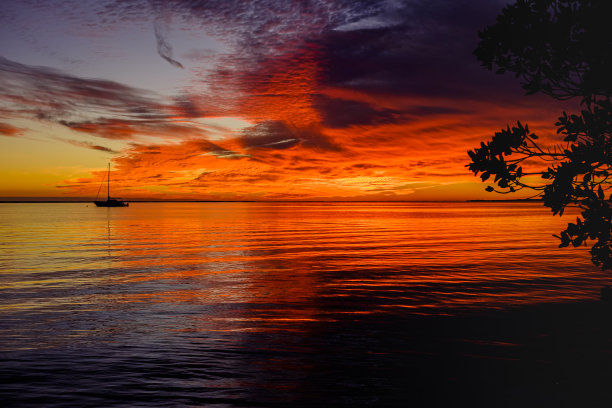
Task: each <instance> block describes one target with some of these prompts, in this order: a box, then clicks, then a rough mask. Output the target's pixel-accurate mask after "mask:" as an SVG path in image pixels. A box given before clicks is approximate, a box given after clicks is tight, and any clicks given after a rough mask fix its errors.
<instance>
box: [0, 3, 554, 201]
mask: <svg viewBox="0 0 612 408" xmlns="http://www.w3.org/2000/svg"><path fill="white" fill-rule="evenodd" d="M507 3H508V2H507V1H501V0H500V1H498V0H370V1H365V0H364V1H361V0H299V1H298V0H283V1H279V0H253V1H244V0H242V1H241V0H209V1H204V0H203V1H197V0H196V1H188V0H134V1H130V0H127V1H124V0H93V1H92V0H45V1H31V0H5V1H3V2H2V7H1V8H0V157H1V160H0V199H3V198H4V199H7V198H24V197H28V198H43V197H45V198H48V197H59V198H66V199H68V198H75V197H78V198H95V196H96V194H97V192H98V190H99V187H100V185H101V182H102V181H103V180H104V179H105V177H106V171H107V165H108V163H110V165H111V168H112V171H111V195H113V196H116V197H122V198H124V199H127V200H143V199H156V200H158V199H162V200H163V199H184V200H385V201H386V200H466V199H497V198H509V197H507V196H499V195H497V196H496V195H494V194H491V193H486V192H485V191H484V189H485V187H486V185H485V184H483V183H481V182H480V179H479V178H477V177H475V176H473V174H472V173H471V172H469V171H468V170H467V168H466V167H465V165H466V164H467V163H468V162H469V157H468V156H467V153H466V152H467V150H469V149H473V148H475V147H477V146H478V145H479V144H480V141H481V140H487V139H489V138H490V137H491V136H492V135H493V133H494V132H495V131H498V130H499V129H500V128H505V127H506V125H513V124H514V123H516V121H517V120H521V122H522V123H528V124H529V127H530V129H531V130H532V131H535V132H536V133H537V134H538V135H539V136H540V137H543V140H545V141H548V142H550V143H553V142H554V141H555V140H558V138H557V136H555V129H554V122H555V121H556V119H557V117H558V116H559V115H560V113H561V111H562V108H561V107H560V106H559V104H558V103H555V102H553V101H552V100H550V99H547V98H546V97H543V96H538V95H535V96H529V97H527V96H525V95H524V91H523V90H522V89H521V87H520V84H519V82H518V81H517V80H515V79H514V78H513V77H511V76H507V75H506V76H502V75H495V73H493V72H490V71H488V70H486V69H485V68H484V67H482V66H480V63H479V62H478V61H477V60H476V57H474V55H473V54H472V52H473V50H474V49H475V47H476V45H477V44H478V35H477V33H478V31H479V30H482V29H483V28H484V27H485V26H487V25H491V24H493V23H494V22H495V17H496V15H497V14H499V12H500V11H501V9H502V8H503V6H504V5H506V4H507Z"/></svg>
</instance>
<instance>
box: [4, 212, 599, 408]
mask: <svg viewBox="0 0 612 408" xmlns="http://www.w3.org/2000/svg"><path fill="white" fill-rule="evenodd" d="M0 213H1V214H0V233H1V234H2V236H3V237H4V240H3V241H2V242H1V243H0V248H1V251H0V266H1V268H2V274H1V275H0V291H1V293H2V297H0V316H1V317H2V319H1V320H0V322H1V323H0V335H1V337H2V342H1V343H0V357H1V358H0V360H1V361H2V366H3V370H2V373H1V374H0V380H2V381H3V382H4V383H8V384H9V385H8V386H5V387H4V389H0V396H3V397H6V398H5V400H7V401H13V402H15V404H16V405H18V406H40V402H41V401H44V406H58V407H61V406H74V404H75V401H76V402H77V403H78V405H79V406H110V405H121V406H168V405H169V404H172V405H173V406H174V404H176V406H202V405H205V406H209V405H215V404H217V405H222V406H241V407H244V406H304V407H306V406H322V405H321V404H322V403H323V402H325V404H329V405H333V406H347V407H355V406H368V407H376V406H405V405H406V401H411V400H412V399H413V398H414V395H415V392H416V393H418V392H421V391H419V390H425V391H423V392H425V394H427V400H428V401H429V398H430V395H431V394H430V391H431V390H432V389H437V387H438V384H447V385H448V387H450V388H449V389H451V390H454V391H453V392H456V391H457V390H460V389H462V387H463V386H459V385H457V386H456V388H453V387H455V385H453V384H456V383H454V382H453V381H455V380H454V379H455V378H457V375H458V374H457V373H456V372H455V371H453V370H455V368H454V367H463V366H465V365H466V364H468V365H470V366H474V367H476V368H474V370H476V371H478V367H479V366H478V365H477V364H476V363H477V361H475V360H473V358H472V357H470V356H472V354H473V353H474V351H469V352H468V354H464V353H463V352H462V350H463V349H464V348H466V347H467V348H474V347H475V348H477V350H475V352H476V354H478V353H483V352H485V353H487V352H491V353H493V354H492V355H493V358H506V356H509V358H510V360H508V361H518V360H517V358H520V356H521V355H524V353H525V352H528V351H529V350H530V349H529V348H525V346H524V345H521V344H522V343H521V342H522V339H524V338H525V333H523V334H520V332H518V334H516V335H515V334H514V333H516V331H515V328H516V325H515V324H514V323H512V320H504V319H507V318H498V317H491V318H484V320H479V319H480V318H478V319H476V320H473V321H472V320H470V319H471V317H470V316H472V313H473V312H475V311H476V312H478V313H480V312H482V311H487V310H488V311H493V310H497V311H500V313H501V312H504V311H505V310H510V309H513V308H517V307H522V306H525V305H534V304H547V303H554V302H567V301H570V300H580V299H595V298H597V296H598V293H599V289H600V287H601V286H602V285H604V284H606V283H608V282H609V279H607V278H605V276H604V275H603V274H602V273H601V272H600V271H598V270H597V269H596V268H595V267H594V266H593V265H591V263H590V259H589V256H588V253H587V250H586V248H578V249H573V248H571V249H569V248H565V249H558V248H557V247H556V246H557V243H556V242H555V239H554V238H552V236H551V235H552V234H553V233H555V232H558V231H559V230H560V229H562V227H563V225H564V223H565V222H567V220H568V219H569V217H568V218H564V219H559V218H558V217H557V218H553V217H552V216H551V215H550V214H549V212H548V211H547V210H546V209H544V208H541V207H540V206H539V205H538V204H536V203H523V204H520V203H132V205H130V207H128V208H104V209H102V208H96V207H93V206H91V205H90V206H87V205H85V204H22V205H17V204H2V205H0ZM538 307H540V306H538ZM500 309H501V310H500ZM517 310H518V309H517ZM513 313H514V312H513ZM528 316H530V315H528ZM540 316H541V315H540ZM585 316H588V315H585ZM553 317H554V316H553ZM557 317H558V318H560V319H564V318H565V316H564V315H561V316H557ZM582 318H583V316H580V317H579V319H580V321H581V319H582ZM440 319H451V320H444V321H443V320H440ZM452 319H466V320H457V321H456V322H455V320H452ZM594 319H595V320H596V321H597V322H599V320H597V319H598V318H597V317H594ZM541 321H544V322H547V321H548V318H546V317H543V318H542V320H541ZM462 322H467V324H463V323H462ZM470 322H471V323H470ZM487 322H488V323H489V324H494V325H495V327H497V329H495V330H493V332H491V333H489V332H488V331H487V330H485V331H482V330H483V329H486V327H487ZM521 324H527V329H526V330H528V328H529V327H532V326H529V325H530V323H529V320H526V321H523V322H522V323H521ZM597 324H599V323H597ZM533 327H534V330H535V332H534V333H535V334H534V335H535V336H536V337H534V339H536V340H534V341H536V343H537V344H540V342H541V339H546V338H548V337H546V336H545V337H541V335H542V330H543V328H542V324H541V323H538V324H536V325H535V326H533ZM563 327H564V326H563ZM527 332H529V331H527ZM544 335H547V334H546V333H544ZM491 336H494V337H491ZM521 336H522V337H521ZM555 341H556V340H555ZM508 344H511V345H513V346H512V347H511V349H512V350H508V346H507V345H508ZM514 344H516V346H514ZM530 347H531V346H530ZM543 349H545V350H549V349H551V348H550V346H548V345H545V346H543ZM453 350H455V351H453ZM470 350H471V349H470ZM450 351H452V353H451V354H450V355H448V354H447V353H449V352H450ZM521 353H523V354H521ZM539 358H540V357H539V356H537V357H536V359H535V360H534V361H537V362H539V361H540V360H539ZM563 358H565V354H564V355H563ZM466 359H467V360H466ZM457 361H458V363H457V364H455V362H457ZM496 361H497V360H496ZM500 361H501V360H500ZM503 361H506V360H503ZM564 361H565V360H564ZM474 364H476V365H474ZM538 364H539V363H538ZM415 367H416V368H415ZM436 367H437V368H436ZM496 367H497V369H499V370H503V369H504V367H501V366H496ZM521 367H522V366H520V365H519V366H516V367H515V368H513V370H515V372H520V370H521ZM516 370H518V371H516ZM476 371H472V372H471V373H472V375H473V374H474V372H476ZM478 372H480V371H478ZM501 372H504V371H501ZM554 372H556V371H554ZM538 375H539V374H538ZM547 375H548V374H547ZM466 378H467V379H466V384H470V383H471V382H470V381H468V379H469V378H470V377H466ZM478 378H480V377H478ZM517 378H523V376H522V374H521V375H520V376H518V377H517ZM481 380H482V379H481ZM479 381H480V380H479ZM24 390H27V392H24ZM427 390H429V391H427ZM425 394H424V395H425ZM440 395H441V396H443V395H445V394H440ZM449 395H450V394H449ZM381 399H382V400H384V401H386V402H388V403H389V404H391V405H385V404H382V405H381V402H380V401H381ZM296 404H297V405H296ZM300 404H302V405H300ZM394 404H395V405H394ZM445 406H446V405H445Z"/></svg>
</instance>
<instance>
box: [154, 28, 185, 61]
mask: <svg viewBox="0 0 612 408" xmlns="http://www.w3.org/2000/svg"><path fill="white" fill-rule="evenodd" d="M168 24H169V22H168V21H167V17H160V18H158V19H156V20H155V21H154V22H153V31H154V32H155V39H156V40H157V53H158V54H159V56H160V57H162V58H163V59H165V60H166V61H168V62H169V63H170V64H171V65H174V66H175V67H177V68H184V67H183V64H181V63H180V62H178V61H177V60H175V59H174V58H172V46H171V45H170V43H169V42H168V41H167V39H166V36H167V26H168Z"/></svg>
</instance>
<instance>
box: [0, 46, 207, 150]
mask: <svg viewBox="0 0 612 408" xmlns="http://www.w3.org/2000/svg"><path fill="white" fill-rule="evenodd" d="M0 102H2V103H3V104H4V105H5V106H7V108H6V109H5V112H6V113H5V114H4V116H7V117H13V118H33V119H37V120H42V121H49V122H55V123H58V124H61V125H64V126H66V127H69V128H71V129H73V130H76V131H80V132H86V133H89V134H92V135H95V136H100V137H104V138H109V139H130V138H133V137H135V136H136V135H139V134H144V135H158V136H170V137H172V136H174V137H179V138H180V137H202V136H203V135H204V131H203V130H202V129H201V128H200V127H199V126H195V125H192V124H190V123H186V122H185V121H184V120H183V119H192V118H198V117H202V116H203V115H204V114H203V112H202V110H201V109H200V108H199V107H198V106H197V104H196V102H195V101H194V98H193V97H192V96H189V95H181V96H179V97H176V98H174V99H173V100H170V101H169V102H168V103H163V102H160V98H159V97H156V96H155V95H154V94H151V93H148V92H146V91H143V90H140V89H137V88H132V87H129V86H126V85H122V84H119V83H117V82H113V81H107V80H100V79H89V78H79V77H75V76H71V75H68V74H65V73H63V72H60V71H58V70H54V69H51V68H47V67H33V66H29V65H24V64H20V63H17V62H14V61H10V60H8V59H6V58H2V57H0Z"/></svg>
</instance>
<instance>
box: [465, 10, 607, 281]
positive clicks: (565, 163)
mask: <svg viewBox="0 0 612 408" xmlns="http://www.w3.org/2000/svg"><path fill="white" fill-rule="evenodd" d="M611 20H612V1H607V0H591V1H589V0H583V1H580V0H519V1H517V2H516V3H515V4H513V5H511V6H508V7H506V8H504V9H503V11H502V13H501V15H499V16H498V18H497V22H496V24H495V25H493V26H490V27H487V28H486V29H485V30H483V31H482V32H480V33H479V36H480V38H481V41H480V43H479V45H478V48H477V49H476V50H475V52H474V53H475V55H476V56H477V57H478V59H479V60H480V61H481V62H482V64H483V65H484V66H486V67H487V68H488V69H496V71H497V73H504V72H506V71H509V72H512V73H514V74H515V75H516V76H517V77H519V78H520V79H521V81H522V84H523V87H524V89H525V90H526V91H527V94H533V93H536V92H542V93H544V94H547V95H549V96H551V97H553V98H555V99H560V100H566V99H571V98H580V105H581V112H580V113H579V114H567V113H566V112H563V115H562V116H561V117H560V118H559V120H558V122H557V123H556V124H555V125H556V126H557V133H558V134H560V135H562V136H563V143H561V144H560V145H558V146H553V147H548V148H547V147H545V146H542V145H540V144H538V137H537V136H536V135H535V134H534V133H532V132H531V131H530V130H529V127H528V126H527V125H523V124H521V123H520V122H517V125H516V126H515V127H512V128H510V127H507V128H506V129H502V130H501V131H500V132H497V133H495V135H494V136H493V138H492V139H491V140H490V141H489V142H487V143H484V142H481V144H480V147H479V148H476V149H474V150H473V151H469V152H468V154H469V156H470V159H471V163H470V164H469V165H468V166H467V167H469V169H470V170H471V171H472V172H474V174H475V175H478V174H479V173H480V178H481V179H482V181H487V180H489V179H490V178H491V177H492V178H493V184H494V185H495V187H493V186H488V187H487V188H486V190H487V191H496V192H500V193H512V192H515V191H518V190H521V189H531V190H534V191H536V195H535V196H539V197H541V198H542V199H543V201H544V205H545V206H547V207H550V208H551V209H552V211H553V214H559V215H562V214H563V210H564V209H565V207H566V206H567V205H570V204H575V205H577V206H578V207H579V208H580V209H581V210H582V212H581V217H578V218H577V220H576V223H570V224H568V226H567V229H565V230H564V231H562V232H561V234H560V236H557V238H559V239H560V240H561V243H560V245H559V246H560V247H566V246H569V245H570V244H571V245H573V246H579V245H583V244H584V245H586V243H587V241H589V240H591V241H592V242H593V246H592V248H591V256H592V261H593V263H595V264H596V265H599V266H601V267H602V269H608V270H612V240H611V236H612V195H609V191H608V190H609V187H610V184H611V180H610V177H611V176H612V168H611V166H612V137H611V135H612V102H611V96H612V31H611V30H610V28H609V27H610V22H611ZM538 162H539V163H540V164H541V165H542V167H541V170H538V171H531V172H527V171H523V166H525V167H528V168H530V169H533V168H534V167H536V166H537V163H538ZM537 176H539V177H537Z"/></svg>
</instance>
